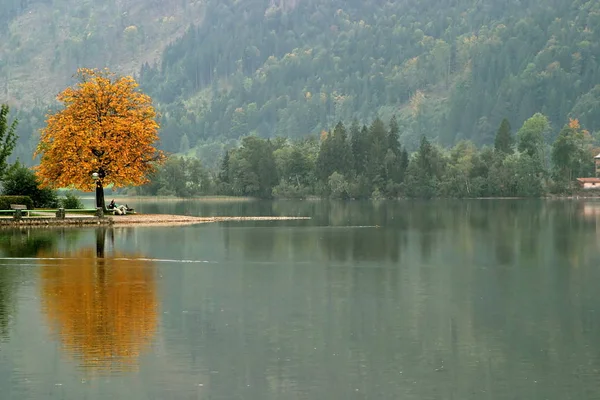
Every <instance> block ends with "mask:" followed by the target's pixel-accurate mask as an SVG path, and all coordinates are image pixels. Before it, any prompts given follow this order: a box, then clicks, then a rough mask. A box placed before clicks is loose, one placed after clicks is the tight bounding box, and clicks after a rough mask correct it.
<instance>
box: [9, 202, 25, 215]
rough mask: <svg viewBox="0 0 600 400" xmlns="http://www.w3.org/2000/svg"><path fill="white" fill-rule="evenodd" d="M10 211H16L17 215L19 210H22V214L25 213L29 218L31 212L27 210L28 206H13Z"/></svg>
mask: <svg viewBox="0 0 600 400" xmlns="http://www.w3.org/2000/svg"><path fill="white" fill-rule="evenodd" d="M10 209H11V210H14V211H15V213H16V211H17V210H21V212H22V213H23V212H25V213H26V215H27V216H28V217H29V211H28V210H27V206H26V205H24V204H11V205H10Z"/></svg>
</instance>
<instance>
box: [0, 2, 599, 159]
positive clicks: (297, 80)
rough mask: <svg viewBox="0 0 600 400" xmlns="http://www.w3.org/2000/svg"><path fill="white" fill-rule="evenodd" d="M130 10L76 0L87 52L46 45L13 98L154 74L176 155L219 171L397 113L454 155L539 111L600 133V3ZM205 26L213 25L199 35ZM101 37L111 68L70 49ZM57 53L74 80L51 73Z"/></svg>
mask: <svg viewBox="0 0 600 400" xmlns="http://www.w3.org/2000/svg"><path fill="white" fill-rule="evenodd" d="M4 1H7V0H4ZM124 3H127V4H128V7H129V8H128V9H127V15H126V17H122V18H124V21H123V22H119V21H121V20H120V19H117V20H116V21H117V22H114V20H111V19H110V18H112V17H114V16H115V15H118V16H122V15H123V12H122V10H119V12H118V13H117V12H115V10H116V8H117V6H118V4H120V3H118V2H116V3H114V2H113V3H111V4H112V5H111V6H104V5H103V6H102V10H103V12H100V11H94V12H92V11H90V10H96V8H97V6H94V5H93V4H92V3H86V2H83V3H77V4H82V6H81V7H83V9H84V11H83V17H81V18H79V19H77V18H78V17H76V16H71V17H70V18H72V19H74V20H76V21H79V25H77V29H75V28H71V29H70V32H73V31H75V30H76V31H77V32H79V33H81V34H82V35H83V36H78V37H80V38H82V39H81V41H83V42H84V43H86V45H85V46H83V45H80V44H72V42H73V41H71V42H67V41H65V40H66V39H65V40H63V41H62V42H60V43H63V44H64V48H63V46H58V47H54V48H51V49H45V50H44V51H45V52H46V53H44V54H45V56H44V57H41V59H40V60H37V59H36V58H32V57H26V56H21V63H22V66H23V71H36V70H39V71H42V73H41V74H40V76H39V77H36V79H39V80H38V82H39V83H35V84H32V80H33V81H34V82H35V79H33V75H34V74H32V73H30V74H29V75H27V74H24V75H22V76H19V77H18V78H10V79H8V82H10V83H11V84H10V85H9V93H12V95H11V96H12V99H16V100H18V101H19V103H23V104H35V103H36V101H35V98H36V97H35V96H34V95H33V92H34V89H32V88H39V87H45V84H51V85H50V87H51V88H52V89H51V90H49V92H51V91H56V89H54V88H53V87H55V86H59V87H62V86H61V85H64V83H65V82H67V80H68V79H67V77H68V76H70V75H71V74H72V72H73V71H74V69H75V67H77V66H83V65H86V63H92V64H94V65H92V66H97V64H102V65H101V66H103V65H104V64H107V65H108V66H110V67H112V68H114V69H116V70H117V71H121V72H131V71H136V66H137V65H142V64H143V65H142V67H141V69H140V70H139V75H138V76H139V79H140V82H141V84H142V88H143V89H144V90H145V91H146V92H148V93H149V94H151V95H152V96H153V98H154V99H155V100H156V102H157V104H158V107H159V109H160V111H161V113H162V118H161V125H162V133H161V137H162V144H161V145H162V147H163V148H164V149H165V150H168V151H173V152H178V151H181V152H188V151H190V149H192V150H193V148H194V147H197V148H198V149H200V151H199V153H198V154H200V155H202V156H211V157H212V158H213V159H214V158H215V154H216V153H218V152H215V149H218V148H219V146H216V147H215V143H223V142H226V141H230V140H237V139H238V138H239V137H242V136H245V135H247V134H251V133H256V134H258V135H261V136H264V137H272V136H275V135H283V136H288V137H300V136H303V135H306V134H310V133H318V132H320V131H321V130H323V129H329V128H330V127H332V125H333V124H334V123H335V121H337V120H340V119H341V120H344V121H350V120H351V119H353V118H358V119H359V120H362V121H365V122H366V121H369V120H371V119H372V118H373V117H374V116H375V115H376V114H379V115H380V116H382V117H383V119H384V120H387V119H388V118H389V117H391V115H392V114H397V115H398V121H399V125H400V129H401V140H402V142H403V143H404V144H406V145H407V146H408V147H409V148H415V147H416V145H417V143H418V141H419V138H420V136H421V135H423V134H425V135H427V136H429V137H432V138H437V139H438V140H439V141H440V142H441V143H443V144H451V143H454V142H456V141H457V140H460V139H471V140H473V141H474V142H475V143H477V144H486V143H491V142H492V138H493V135H494V132H495V131H496V129H497V127H498V125H499V124H500V121H501V120H502V118H504V117H507V118H508V119H509V120H510V122H511V125H512V126H513V128H516V127H519V126H520V125H521V124H522V122H523V121H524V120H525V119H527V118H529V117H530V116H532V115H533V114H534V113H536V112H542V113H544V114H546V115H547V116H548V117H549V118H550V120H551V121H552V123H553V125H554V127H555V130H557V129H556V128H559V127H561V126H562V125H563V124H564V123H565V122H566V121H567V120H568V117H576V118H579V120H580V121H581V122H582V124H583V126H584V127H585V128H587V129H589V130H591V131H597V130H600V86H597V85H598V84H600V64H599V63H598V60H600V3H598V2H597V1H592V0H589V1H587V0H566V1H565V0H544V1H541V2H540V1H533V0H478V1H476V2H475V1H472V0H442V1H440V0H402V1H391V0H389V1H388V0H369V1H365V0H330V1H322V0H205V1H204V2H203V3H202V4H201V5H199V4H195V5H193V7H192V5H191V4H190V3H177V4H178V5H177V6H175V5H169V6H168V7H175V9H174V10H175V11H173V10H170V11H164V10H163V11H161V10H162V9H161V7H167V6H164V5H163V6H161V5H160V4H162V3H156V4H154V3H148V2H144V3H142V2H141V0H129V1H127V2H124ZM44 4H46V3H42V2H40V3H35V2H33V3H31V4H30V5H29V6H28V7H29V8H31V7H42V6H44ZM52 4H53V7H55V8H56V7H57V4H58V5H61V4H62V5H64V7H65V8H64V9H62V10H69V13H70V14H69V15H79V14H76V13H75V12H74V11H73V10H71V8H72V9H76V8H77V7H76V6H74V5H75V4H76V3H74V2H72V0H55V1H54V2H53V3H52ZM107 4H108V3H107ZM142 4H143V7H142ZM85 7H87V8H85ZM136 7H138V8H136ZM190 7H192V8H190ZM194 7H195V8H194ZM29 8H27V9H29ZM146 8H147V10H146ZM138 9H139V10H138ZM190 9H191V10H194V11H189V10H190ZM135 10H138V11H135ZM86 13H87V14H86ZM144 13H146V14H144ZM148 13H149V14H148ZM177 13H179V14H177ZM132 14H134V15H138V18H133V17H131V15H132ZM171 14H173V15H175V14H176V15H177V18H175V21H173V22H174V25H175V26H176V27H175V26H173V30H172V31H169V32H168V33H164V32H162V31H161V29H162V28H161V27H162V26H163V23H162V22H161V23H158V24H157V23H156V21H163V20H164V17H166V16H168V15H171ZM44 15H45V14H44ZM92 15H93V16H95V15H99V16H100V15H101V16H103V17H98V21H108V22H106V24H105V25H106V29H105V28H104V26H105V25H103V23H100V22H98V23H95V24H93V23H92V24H91V25H90V26H95V27H97V28H96V29H91V30H90V31H91V32H93V34H92V35H91V38H92V39H89V41H88V39H87V37H88V36H87V34H85V32H88V31H86V30H85V29H84V26H88V25H85V24H84V22H85V21H88V24H89V21H96V19H94V18H92V17H91V16H92ZM111 16H112V17H111ZM27 18H28V16H27V15H26V14H20V16H18V17H16V18H13V19H12V21H13V22H12V24H11V29H12V31H11V32H13V33H11V35H12V36H10V38H11V39H10V40H12V41H13V42H10V41H9V42H10V43H7V44H5V45H3V46H4V47H3V48H4V49H5V50H4V53H3V54H6V53H7V50H10V51H8V53H11V52H12V51H13V48H14V40H15V39H14V36H15V35H17V37H18V38H23V39H22V40H21V41H19V42H18V44H19V45H20V47H18V48H19V49H21V48H23V49H27V48H28V47H27V46H26V45H24V44H23V43H25V44H27V43H29V41H28V40H25V39H24V38H25V37H27V35H29V34H33V33H31V32H28V33H27V35H26V34H25V33H24V32H22V29H19V28H18V27H19V25H18V22H19V21H26V19H27ZM31 18H33V17H31ZM103 18H104V19H103ZM120 18H121V17H120ZM161 18H163V19H161ZM58 20H61V19H60V18H59V19H58ZM193 20H197V21H196V22H202V21H203V22H202V23H196V24H193V25H192V26H190V27H189V28H188V29H185V28H186V27H187V26H188V25H187V23H188V22H190V21H193ZM110 21H112V22H110ZM55 25H56V23H55ZM134 25H135V26H136V27H137V29H138V32H139V31H141V30H142V28H143V31H144V32H145V33H144V35H141V36H142V37H158V38H159V39H160V46H159V45H156V46H154V47H153V45H152V43H153V42H152V41H151V40H150V39H146V41H138V42H136V41H132V40H130V41H129V42H127V40H126V39H125V38H126V37H130V36H127V35H132V36H135V35H134V34H133V33H132V32H129V33H126V32H127V30H128V29H129V31H131V30H132V29H133V28H131V29H130V27H131V26H134ZM57 26H58V25H57ZM69 26H70V27H72V26H75V24H74V23H73V24H71V25H69ZM169 26H170V25H169ZM184 29H185V33H184V34H183V35H181V36H178V34H179V33H180V32H182V30H184ZM57 31H58V32H64V30H60V29H59V30H57ZM14 32H17V33H18V34H15V33H14ZM146 32H152V33H151V34H149V33H146ZM161 32H162V33H161ZM45 35H46V36H47V35H48V33H46V34H45ZM94 35H98V37H102V38H112V39H111V40H108V39H103V40H98V43H101V44H102V46H103V47H102V46H100V44H97V46H99V48H100V51H99V52H98V54H102V56H98V57H97V56H96V54H97V53H96V52H95V51H87V50H86V52H84V53H83V54H84V55H82V56H78V54H79V53H77V52H70V51H71V50H67V49H71V47H69V46H74V47H73V48H74V49H81V48H85V49H87V48H88V47H87V45H88V44H90V45H91V44H92V43H96V42H94V39H93V38H95V37H96V36H94ZM148 35H155V36H148ZM72 36H73V35H71V36H70V37H72ZM36 37H37V38H38V39H39V35H38V36H36ZM61 37H62V36H61ZM175 37H177V39H176V40H173V41H172V42H171V43H170V44H169V45H166V44H167V42H168V41H169V40H170V39H172V38H175ZM83 38H85V39H83ZM38 39H31V40H32V41H31V43H32V46H33V47H32V48H35V47H36V46H35V44H37V47H38V48H39V40H41V39H39V40H38ZM61 40H62V39H61ZM74 42H77V41H76V40H75V41H74ZM11 43H12V44H11ZM77 43H79V42H77ZM126 43H129V44H126ZM161 46H163V47H164V52H162V54H161V56H160V58H159V59H158V62H156V63H154V62H153V61H152V60H153V59H155V57H154V56H153V55H154V54H155V53H153V51H154V52H155V51H158V50H160V49H161V48H162V47H161ZM22 51H25V50H22ZM15 53H18V51H17V52H15ZM56 54H59V56H58V59H59V60H61V61H59V64H60V65H62V69H61V68H58V67H55V68H54V69H52V63H49V61H48V60H49V59H50V58H51V57H53V56H54V57H56ZM11 57H12V58H11V60H13V61H11V62H12V63H10V64H9V68H8V69H7V70H8V71H11V73H13V74H16V73H17V72H16V71H20V69H19V68H15V67H14V66H15V65H21V64H18V63H17V64H15V61H14V59H15V58H17V55H15V54H11ZM78 57H79V58H78ZM36 60H37V61H36ZM48 64H50V67H48ZM10 66H12V67H10ZM86 66H88V65H86ZM48 68H50V71H51V73H48V72H47V70H48ZM57 69H59V70H60V71H59V72H56V71H57ZM52 71H54V72H52ZM2 76H4V74H3V75H2ZM13 76H15V75H13ZM59 76H60V77H61V79H58V78H57V77H59ZM46 82H47V83H46ZM52 85H55V86H52ZM15 93H19V94H18V95H17V94H15ZM43 97H46V96H43ZM549 139H550V140H551V139H553V138H552V137H549Z"/></svg>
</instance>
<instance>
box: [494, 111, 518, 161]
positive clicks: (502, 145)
mask: <svg viewBox="0 0 600 400" xmlns="http://www.w3.org/2000/svg"><path fill="white" fill-rule="evenodd" d="M513 144H514V140H513V137H512V135H511V133H510V123H509V122H508V119H506V118H504V119H503V120H502V123H500V127H499V128H498V131H497V132H496V138H495V139H494V148H495V149H496V151H497V152H501V153H504V154H512V153H513Z"/></svg>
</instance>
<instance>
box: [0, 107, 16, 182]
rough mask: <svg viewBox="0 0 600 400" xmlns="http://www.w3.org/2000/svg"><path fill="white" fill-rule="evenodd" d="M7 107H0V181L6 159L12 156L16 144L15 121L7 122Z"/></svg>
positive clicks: (6, 162)
mask: <svg viewBox="0 0 600 400" xmlns="http://www.w3.org/2000/svg"><path fill="white" fill-rule="evenodd" d="M9 110H10V109H9V107H8V105H6V104H2V105H0V180H2V179H3V177H4V174H5V172H6V168H7V167H8V157H9V156H10V155H11V154H12V152H13V150H14V148H15V145H16V143H17V134H16V129H17V124H18V121H17V120H16V119H15V120H13V122H11V123H9V122H8V113H9Z"/></svg>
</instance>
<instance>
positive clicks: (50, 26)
mask: <svg viewBox="0 0 600 400" xmlns="http://www.w3.org/2000/svg"><path fill="white" fill-rule="evenodd" d="M0 9H2V10H3V12H2V16H0V26H1V27H2V28H0V101H2V102H9V103H11V104H14V105H17V106H21V107H31V106H33V105H43V104H46V103H49V102H51V101H52V100H53V99H54V96H56V94H57V93H58V92H59V91H60V90H62V89H63V88H64V87H65V86H66V85H68V84H69V83H71V81H72V80H71V78H72V76H73V75H74V73H75V71H76V70H77V68H79V67H98V68H103V67H110V68H111V69H113V70H115V71H117V72H119V73H123V74H135V73H137V72H138V71H139V69H140V66H141V65H142V64H143V63H144V62H153V61H154V60H157V59H159V58H160V57H161V54H162V51H163V49H164V48H165V47H166V45H167V44H168V43H170V42H171V41H172V40H174V39H176V38H177V37H179V36H181V35H182V34H183V33H184V32H185V30H186V28H187V27H188V26H189V25H190V24H200V25H201V24H202V21H203V19H204V11H205V10H204V7H203V5H202V4H201V2H200V1H186V2H163V1H158V0H107V1H101V2H93V1H90V0H84V1H72V0H0Z"/></svg>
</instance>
